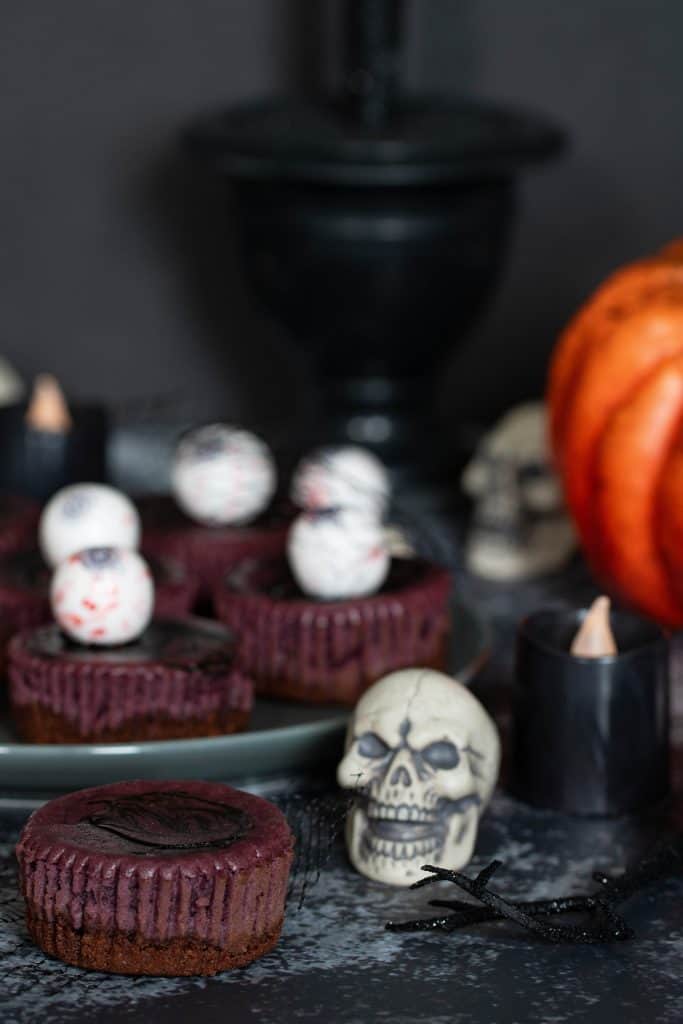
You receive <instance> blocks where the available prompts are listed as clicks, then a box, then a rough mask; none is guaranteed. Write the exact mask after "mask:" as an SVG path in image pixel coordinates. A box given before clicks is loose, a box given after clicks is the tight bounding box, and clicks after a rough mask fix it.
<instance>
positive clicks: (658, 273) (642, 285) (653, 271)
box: [548, 240, 683, 465]
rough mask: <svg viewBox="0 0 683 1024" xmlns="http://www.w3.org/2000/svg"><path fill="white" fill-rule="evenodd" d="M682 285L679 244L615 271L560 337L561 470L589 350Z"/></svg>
mask: <svg viewBox="0 0 683 1024" xmlns="http://www.w3.org/2000/svg"><path fill="white" fill-rule="evenodd" d="M681 283H683V240H677V241H676V242H673V243H671V244H670V245H669V246H667V247H665V248H664V249H663V250H662V251H661V253H657V254H656V255H655V256H652V257H649V258H647V259H642V260H636V261H634V262H632V263H630V264H627V265H626V266H624V267H621V268H620V269H619V270H616V271H614V272H613V273H612V274H611V275H610V276H609V277H608V278H607V279H606V280H605V281H603V282H602V284H600V285H598V286H597V287H596V288H595V289H594V290H593V292H592V293H591V294H590V295H589V297H588V298H587V299H586V300H585V302H584V304H583V305H582V306H581V308H580V309H579V311H578V312H577V313H576V314H575V315H574V316H573V317H572V318H571V320H570V321H569V323H568V325H567V326H566V327H565V329H564V330H563V331H562V333H561V335H560V338H559V340H558V343H557V345H556V348H555V352H554V354H553V357H552V359H551V363H550V367H549V372H548V399H549V404H550V438H551V445H552V449H553V451H554V453H555V458H556V460H557V462H558V464H559V465H561V464H562V461H563V459H562V450H563V447H564V444H563V442H564V438H565V435H566V428H567V419H568V415H567V412H568V410H567V406H568V404H569V403H570V402H571V395H572V393H573V391H574V388H575V387H576V384H577V376H578V374H579V373H580V366H581V364H582V362H583V361H584V359H585V358H586V356H587V354H588V352H589V350H590V349H592V348H593V347H594V346H595V345H599V344H600V341H601V340H604V338H605V335H609V334H610V333H611V332H612V330H613V329H614V328H616V326H617V325H618V324H619V323H621V322H622V321H623V320H624V319H626V318H627V317H628V316H630V315H631V314H632V313H633V312H634V310H635V309H637V308H638V307H639V306H642V305H644V304H647V303H649V302H651V301H653V300H655V299H657V298H658V297H659V296H658V293H661V292H666V291H667V290H669V289H671V288H675V287H676V286H677V285H680V284H681Z"/></svg>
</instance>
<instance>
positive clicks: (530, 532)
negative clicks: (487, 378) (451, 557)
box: [462, 402, 576, 580]
mask: <svg viewBox="0 0 683 1024" xmlns="http://www.w3.org/2000/svg"><path fill="white" fill-rule="evenodd" d="M462 486H463V489H464V490H465V492H466V493H467V494H468V495H469V496H470V497H471V498H473V499H474V503H475V504H474V511H473V515H472V523H471V528H470V532H469V535H468V538H467V544H466V548H465V559H466V562H467V567H468V569H470V571H471V572H474V573H476V574H478V575H480V576H485V577H488V578H489V579H499V580H514V579H521V578H524V577H532V576H538V575H541V574H542V573H545V572H550V571H552V570H553V569H556V568H559V566H560V565H562V564H563V563H564V562H565V561H566V560H567V558H568V557H569V555H570V554H571V552H572V551H573V550H574V547H575V544H576V542H575V537H574V531H573V528H572V525H571V522H570V520H569V517H568V515H567V514H566V512H565V509H564V501H563V496H562V490H561V487H560V483H559V480H558V478H557V476H556V475H555V473H554V471H553V468H552V466H551V463H550V456H549V454H548V445H547V437H546V414H545V406H544V404H543V403H542V402H526V403H524V404H523V405H518V406H515V407H514V408H513V409H511V410H510V411H509V412H508V413H507V414H506V415H505V416H504V417H503V418H502V420H500V421H499V422H498V423H497V424H496V426H495V427H494V428H493V429H492V430H491V431H490V432H489V433H488V434H486V436H485V437H484V438H483V440H482V441H481V443H480V444H479V446H478V447H477V450H476V451H475V453H474V457H473V458H472V460H471V461H470V462H469V463H468V465H467V466H466V467H465V470H464V472H463V476H462Z"/></svg>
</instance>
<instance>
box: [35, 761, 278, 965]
mask: <svg viewBox="0 0 683 1024" xmlns="http://www.w3.org/2000/svg"><path fill="white" fill-rule="evenodd" d="M292 851H293V838H292V835H291V832H290V830H289V827H288V825H287V822H286V820H285V818H284V816H283V815H282V813H281V812H280V811H279V810H278V809H277V808H276V807H275V806H274V805H273V804H270V803H269V802H268V801H266V800H263V799H261V798H260V797H256V796H252V795H251V794H249V793H243V792H241V791H240V790H236V789H232V788H231V787H230V786H226V785H223V784H222V783H207V782H195V781H182V782H176V781H173V782H143V781H140V782H123V783H116V784H114V785H109V786H99V787H96V788H94V789H86V790H81V791H80V792H77V793H72V794H70V795H68V796H65V797H60V798H58V799H56V800H52V801H50V803H48V804H46V805H45V806H44V807H41V808H40V809H39V810H38V811H36V812H34V814H33V815H32V816H31V817H30V818H29V820H28V822H27V824H26V826H25V827H24V830H23V832H22V834H21V837H20V840H19V843H18V845H17V849H16V854H17V860H18V862H19V880H20V887H21V892H22V895H23V897H24V900H25V903H26V914H27V922H28V928H29V931H30V933H31V936H32V938H33V940H34V941H35V942H36V944H37V945H38V946H40V947H41V949H43V950H44V951H45V952H46V953H49V954H51V955H53V956H57V957H59V958H60V959H62V960H64V961H66V962H67V963H70V964H74V965H75V966H78V967H87V968H91V969H93V970H101V971H109V972H112V973H118V974H164V975H185V974H215V973H216V972H218V971H222V970H228V969H230V968H233V967H239V966H243V965H244V964H246V963H249V962H250V961H251V960H253V959H255V958H256V957H258V956H261V955H263V954H264V953H266V952H268V951H269V950H270V949H272V948H273V946H274V945H275V943H276V942H277V940H278V938H279V935H280V930H281V928H282V921H283V917H284V906H285V897H286V892H287V882H288V877H289V870H290V866H291V861H292Z"/></svg>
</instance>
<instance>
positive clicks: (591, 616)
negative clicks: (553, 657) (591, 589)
mask: <svg viewBox="0 0 683 1024" xmlns="http://www.w3.org/2000/svg"><path fill="white" fill-rule="evenodd" d="M609 610H610V600H609V598H608V597H597V598H596V599H595V601H593V604H592V605H591V606H590V609H589V611H588V614H587V615H586V618H585V619H584V620H583V622H582V623H581V628H580V629H579V631H578V633H577V634H576V636H575V637H574V639H573V641H572V645H571V647H570V649H569V650H570V652H571V653H572V654H575V655H576V657H577V658H604V657H607V656H609V655H613V654H616V653H617V644H616V641H615V639H614V634H613V632H612V628H611V626H610V622H609Z"/></svg>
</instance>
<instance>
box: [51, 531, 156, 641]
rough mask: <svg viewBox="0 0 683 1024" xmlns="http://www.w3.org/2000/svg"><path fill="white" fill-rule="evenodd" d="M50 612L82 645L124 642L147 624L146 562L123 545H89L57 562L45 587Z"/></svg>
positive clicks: (150, 595) (150, 589)
mask: <svg viewBox="0 0 683 1024" xmlns="http://www.w3.org/2000/svg"><path fill="white" fill-rule="evenodd" d="M50 602H51V604H52V613H53V615H54V617H55V620H56V621H57V623H58V625H59V626H60V627H61V629H63V631H64V632H65V633H66V634H67V635H68V636H70V637H71V639H72V640H76V641H77V642H78V643H81V644H97V645H99V646H103V647H110V646H116V645H118V644H126V643H128V642H129V641H130V640H135V639H136V638H137V637H139V636H140V634H141V633H143V632H144V631H145V629H146V628H147V626H148V624H149V621H150V619H151V617H152V611H153V609H154V584H153V582H152V574H151V572H150V569H149V566H148V565H147V563H146V562H145V560H144V559H143V558H142V557H141V556H140V555H139V554H138V553H137V551H130V550H128V549H126V548H112V547H106V548H88V549H87V550H85V551H80V552H79V553H78V554H76V555H71V557H70V558H67V559H66V561H64V562H62V563H61V564H60V565H59V566H58V568H57V570H56V571H55V573H54V575H53V577H52V583H51V585H50Z"/></svg>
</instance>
